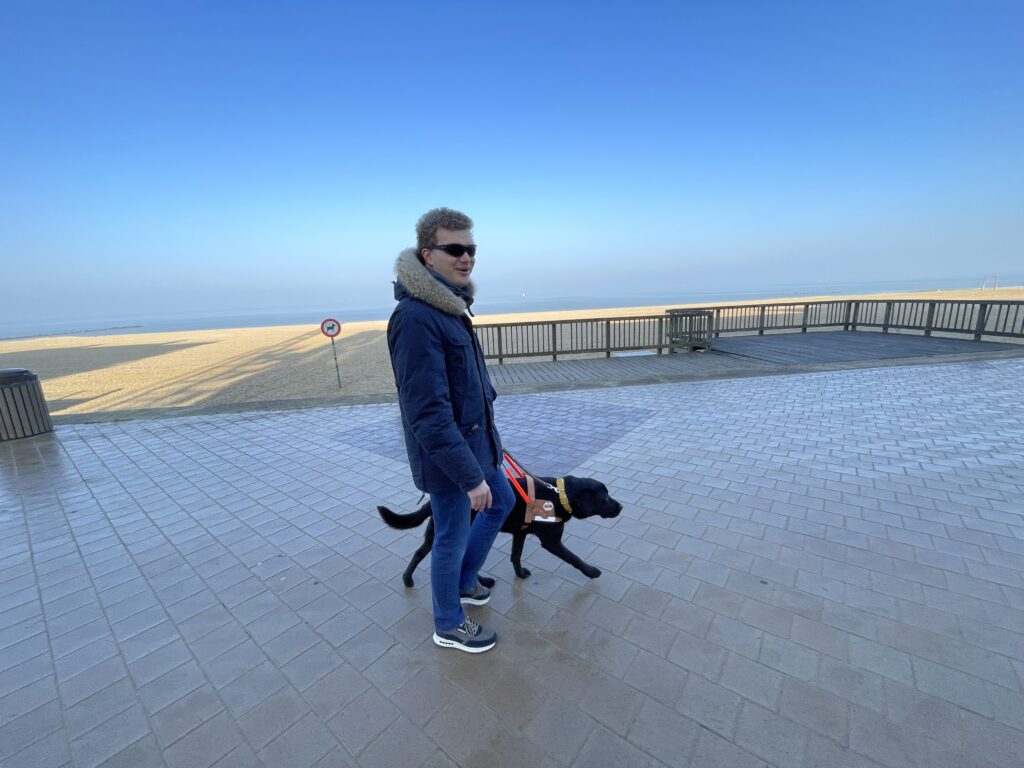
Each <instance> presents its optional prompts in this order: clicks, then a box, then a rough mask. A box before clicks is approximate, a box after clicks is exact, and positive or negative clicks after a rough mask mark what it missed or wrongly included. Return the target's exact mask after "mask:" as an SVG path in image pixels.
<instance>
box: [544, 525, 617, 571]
mask: <svg viewBox="0 0 1024 768" xmlns="http://www.w3.org/2000/svg"><path fill="white" fill-rule="evenodd" d="M537 538H538V539H540V545H541V546H542V547H543V548H544V549H546V550H547V551H548V552H550V553H551V554H552V555H554V556H555V557H558V558H561V559H562V560H564V561H565V562H567V563H568V564H569V565H571V566H572V567H573V568H576V569H577V570H579V571H580V573H582V574H583V575H584V576H586V577H587V578H590V579H596V578H597V577H598V576H600V575H601V569H600V568H597V567H595V566H593V565H589V564H588V563H585V562H583V561H582V560H581V559H580V557H579V555H577V554H576V553H575V552H573V551H572V550H570V549H569V548H568V547H567V546H565V544H563V543H562V529H561V528H557V529H556V528H547V529H542V530H541V531H540V532H538V533H537Z"/></svg>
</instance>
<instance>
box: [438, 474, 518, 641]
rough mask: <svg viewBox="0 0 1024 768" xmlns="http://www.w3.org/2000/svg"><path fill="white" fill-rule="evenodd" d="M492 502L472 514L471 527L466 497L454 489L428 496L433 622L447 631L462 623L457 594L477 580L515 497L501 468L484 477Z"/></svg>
mask: <svg viewBox="0 0 1024 768" xmlns="http://www.w3.org/2000/svg"><path fill="white" fill-rule="evenodd" d="M486 480H487V485H489V486H490V488H491V500H492V504H491V506H490V507H488V508H487V509H485V510H482V511H480V512H478V513H477V515H476V517H475V518H474V519H473V524H472V525H470V523H469V518H470V508H469V496H468V495H467V494H466V492H465V491H460V490H458V489H456V490H454V491H445V492H444V493H432V494H430V509H431V513H432V515H433V517H434V548H433V550H431V553H430V589H431V592H432V593H433V597H434V626H435V627H436V628H437V629H438V630H440V631H444V632H447V631H448V630H451V629H454V628H455V627H457V626H459V624H461V623H462V620H463V618H465V614H464V613H463V612H462V602H461V601H460V600H459V592H460V591H461V592H469V591H470V590H472V589H473V587H475V586H476V584H477V580H476V577H477V574H478V573H479V572H480V568H481V566H483V564H484V560H486V559H487V554H488V553H489V552H490V551H491V545H492V544H494V539H495V537H496V536H497V535H498V531H499V530H500V529H501V524H502V523H504V522H505V518H506V517H508V513H509V512H511V511H512V506H513V505H514V504H515V497H514V496H513V495H512V486H510V485H509V483H508V479H507V478H506V477H505V473H504V472H503V471H502V469H501V467H498V469H497V471H495V472H494V474H492V475H491V476H490V477H488V478H486Z"/></svg>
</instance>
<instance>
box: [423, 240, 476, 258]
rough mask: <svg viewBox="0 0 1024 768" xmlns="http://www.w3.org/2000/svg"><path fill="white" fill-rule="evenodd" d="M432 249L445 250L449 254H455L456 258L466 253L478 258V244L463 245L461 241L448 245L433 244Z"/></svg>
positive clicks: (470, 256)
mask: <svg viewBox="0 0 1024 768" xmlns="http://www.w3.org/2000/svg"><path fill="white" fill-rule="evenodd" d="M430 247H431V249H432V250H435V251H444V252H445V253H447V254H448V255H449V256H454V257H455V258H456V259H458V258H461V257H462V256H463V255H464V254H467V253H468V254H469V258H471V259H473V258H476V246H475V245H462V244H461V243H448V244H447V245H432V246H430Z"/></svg>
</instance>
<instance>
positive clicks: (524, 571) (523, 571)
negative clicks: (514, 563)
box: [516, 568, 530, 579]
mask: <svg viewBox="0 0 1024 768" xmlns="http://www.w3.org/2000/svg"><path fill="white" fill-rule="evenodd" d="M516 576H518V577H519V578H520V579H528V578H530V569H529V568H516Z"/></svg>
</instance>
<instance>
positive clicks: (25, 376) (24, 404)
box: [0, 368, 53, 441]
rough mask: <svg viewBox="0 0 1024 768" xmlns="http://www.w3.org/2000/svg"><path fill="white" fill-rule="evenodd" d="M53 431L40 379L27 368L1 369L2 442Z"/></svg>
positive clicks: (0, 414) (0, 413) (0, 407)
mask: <svg viewBox="0 0 1024 768" xmlns="http://www.w3.org/2000/svg"><path fill="white" fill-rule="evenodd" d="M52 431H53V422H52V421H50V411H49V409H48V408H47V407H46V398H45V397H43V388H42V387H40V386H39V377H38V376H36V375H35V374H34V373H32V372H31V371H26V370H25V369H24V368H0V441H3V440H16V439H17V438H19V437H32V436H33V435H41V434H43V433H44V432H52Z"/></svg>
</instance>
